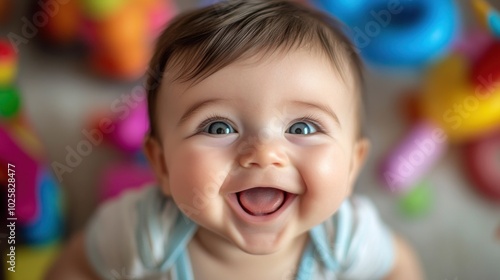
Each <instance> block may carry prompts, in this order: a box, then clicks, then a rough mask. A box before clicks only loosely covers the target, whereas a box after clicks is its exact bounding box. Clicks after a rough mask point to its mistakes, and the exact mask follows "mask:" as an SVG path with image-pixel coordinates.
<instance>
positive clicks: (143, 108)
mask: <svg viewBox="0 0 500 280" xmlns="http://www.w3.org/2000/svg"><path fill="white" fill-rule="evenodd" d="M114 125H115V129H114V130H113V131H112V132H111V133H109V134H106V138H107V139H108V140H109V141H110V142H111V143H113V144H115V145H116V146H117V147H119V148H120V149H122V150H124V151H126V152H135V151H137V150H140V149H141V148H142V144H143V142H144V137H145V135H146V133H147V131H148V129H149V123H148V116H147V105H146V102H145V101H144V102H141V103H139V104H138V105H137V107H136V108H133V109H131V110H130V113H129V115H128V116H127V117H126V118H124V119H123V120H117V121H116V122H115V124H114Z"/></svg>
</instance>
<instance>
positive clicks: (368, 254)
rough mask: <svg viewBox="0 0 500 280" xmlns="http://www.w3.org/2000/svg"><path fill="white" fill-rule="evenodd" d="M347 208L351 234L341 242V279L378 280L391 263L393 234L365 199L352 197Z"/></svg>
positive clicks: (393, 251)
mask: <svg viewBox="0 0 500 280" xmlns="http://www.w3.org/2000/svg"><path fill="white" fill-rule="evenodd" d="M349 206H350V208H351V209H352V211H350V212H351V213H352V214H351V215H349V217H350V219H349V220H350V221H348V222H347V223H346V226H348V227H349V228H350V229H349V230H348V231H349V232H350V234H349V237H348V238H346V243H344V244H345V245H346V246H345V247H344V248H345V249H346V250H345V254H344V258H343V262H342V263H341V270H340V271H341V276H342V277H341V279H381V278H383V277H385V276H387V275H388V274H389V273H390V271H391V269H392V267H393V264H394V258H395V247H394V244H393V235H392V233H391V232H390V230H389V229H388V228H387V227H386V226H385V224H384V223H383V222H382V220H381V219H380V217H379V215H378V213H377V211H376V209H375V207H374V205H373V204H372V203H371V202H370V201H369V200H368V199H367V198H365V197H353V198H352V199H351V200H350V203H349Z"/></svg>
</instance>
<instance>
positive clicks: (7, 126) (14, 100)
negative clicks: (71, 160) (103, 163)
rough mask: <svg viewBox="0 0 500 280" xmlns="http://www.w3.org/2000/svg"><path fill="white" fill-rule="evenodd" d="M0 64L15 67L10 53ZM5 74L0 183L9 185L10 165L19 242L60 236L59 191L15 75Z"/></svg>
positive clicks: (1, 94)
mask: <svg viewBox="0 0 500 280" xmlns="http://www.w3.org/2000/svg"><path fill="white" fill-rule="evenodd" d="M3 46H4V47H5V46H6V45H5V44H4V45H3ZM4 50H5V48H4ZM4 58H5V60H4ZM0 65H4V66H5V65H8V67H6V68H4V69H7V68H8V69H15V68H16V63H15V60H14V61H13V60H12V56H11V55H7V56H0ZM4 77H8V79H3V82H4V84H2V85H1V86H0V143H1V145H0V163H1V164H2V165H1V166H0V169H1V171H0V174H2V175H1V176H0V179H1V180H2V181H0V185H1V186H2V187H8V184H7V182H6V180H7V176H5V175H6V174H7V170H6V169H7V168H8V164H10V165H12V167H11V168H10V169H12V170H14V171H13V172H14V174H13V176H14V178H15V183H14V184H15V185H14V186H15V190H16V191H15V201H16V207H15V210H14V212H13V214H14V215H15V217H16V218H17V221H18V223H19V227H18V232H19V241H22V242H25V243H26V244H31V245H33V244H44V243H47V242H52V241H54V240H58V239H59V238H60V237H61V236H62V228H61V225H62V212H61V209H60V198H61V197H60V190H59V187H58V185H57V183H56V182H55V180H54V178H53V177H52V174H51V173H49V172H48V171H47V169H46V168H45V166H46V164H45V162H44V161H45V160H44V159H45V156H44V153H43V149H42V145H41V143H40V141H39V140H38V138H37V137H36V136H35V135H34V133H33V130H32V129H31V128H30V126H29V125H28V122H27V121H26V119H25V117H24V114H23V112H22V110H21V109H20V108H21V98H20V95H19V93H18V91H17V87H16V86H15V84H14V77H13V75H12V74H11V73H9V74H8V75H5V76H4ZM11 172H12V171H11ZM15 172H19V174H16V173H15ZM9 178H10V177H9Z"/></svg>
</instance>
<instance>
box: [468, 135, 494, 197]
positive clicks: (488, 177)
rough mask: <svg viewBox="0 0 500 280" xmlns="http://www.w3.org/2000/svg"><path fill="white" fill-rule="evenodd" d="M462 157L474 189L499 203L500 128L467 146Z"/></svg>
mask: <svg viewBox="0 0 500 280" xmlns="http://www.w3.org/2000/svg"><path fill="white" fill-rule="evenodd" d="M464 156H465V160H464V163H465V166H466V170H467V172H468V174H469V176H470V178H471V180H472V182H473V183H474V185H475V186H476V189H477V190H478V191H479V192H481V193H482V194H484V195H485V197H487V198H489V199H491V200H494V201H499V202H500V126H499V129H498V130H497V131H495V132H494V133H492V134H491V135H487V136H484V137H483V138H481V139H476V140H475V141H473V142H471V143H469V144H467V145H466V147H465V150H464Z"/></svg>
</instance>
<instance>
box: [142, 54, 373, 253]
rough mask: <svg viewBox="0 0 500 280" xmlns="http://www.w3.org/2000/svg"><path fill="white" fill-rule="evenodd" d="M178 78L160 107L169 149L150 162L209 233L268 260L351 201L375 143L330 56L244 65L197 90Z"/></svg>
mask: <svg viewBox="0 0 500 280" xmlns="http://www.w3.org/2000/svg"><path fill="white" fill-rule="evenodd" d="M168 78H169V75H168V73H167V75H166V78H165V80H164V81H163V86H162V88H161V93H160V95H159V99H158V103H157V105H156V106H157V108H158V116H157V117H158V124H159V125H158V131H159V140H158V141H159V142H160V144H161V146H162V148H160V145H156V146H155V147H156V148H151V147H152V145H151V143H150V144H149V146H150V149H149V153H150V156H151V157H150V158H153V160H152V162H153V165H154V166H155V169H156V172H157V173H158V176H159V178H160V182H161V185H162V188H163V190H164V192H165V193H166V194H168V195H170V196H171V197H173V199H174V200H175V202H176V204H177V205H178V206H179V208H180V209H181V210H182V211H183V212H184V213H185V214H186V215H187V216H189V218H191V219H192V220H193V221H195V222H196V223H197V224H199V225H200V226H201V227H202V228H203V229H204V230H208V231H210V232H212V233H215V234H216V235H217V236H220V237H223V238H224V240H229V241H230V242H231V243H232V244H235V245H236V246H237V247H239V248H240V249H242V250H244V251H246V252H248V253H252V254H268V253H272V252H276V251H278V250H279V249H280V248H284V247H283V246H287V244H290V242H293V240H294V239H295V238H297V237H299V236H301V235H302V236H303V234H305V233H306V232H307V231H308V230H309V229H311V228H312V227H314V226H315V225H318V224H320V223H321V222H323V221H324V220H325V219H327V218H329V217H330V216H332V214H334V213H335V212H336V211H337V209H338V208H339V206H340V204H341V202H342V201H343V200H344V199H345V198H346V196H348V195H349V193H350V190H351V186H352V184H353V180H354V179H355V177H356V175H357V171H358V168H359V166H360V165H361V164H362V161H363V159H364V155H365V152H366V142H365V141H361V140H357V139H356V136H355V135H356V133H355V132H356V127H357V124H356V122H357V117H356V112H355V108H356V106H355V100H356V99H355V93H354V92H353V89H352V86H347V85H345V84H344V82H343V81H342V80H341V79H340V77H339V75H338V74H337V73H336V72H335V71H334V70H333V68H332V66H331V65H330V62H329V60H328V59H326V58H324V57H322V56H320V55H317V54H311V53H310V52H309V51H306V50H296V51H292V52H289V53H287V54H282V53H281V54H278V53H276V54H273V55H272V56H270V57H266V58H265V59H262V60H258V58H257V57H253V58H250V59H246V60H239V61H237V62H235V63H233V64H231V65H229V66H227V67H225V68H223V69H221V70H219V71H218V72H216V73H214V74H213V75H211V76H209V77H208V78H206V79H204V80H202V81H201V82H200V83H198V84H196V85H194V86H192V87H189V86H188V85H187V84H182V83H177V82H174V83H172V82H168V81H167V80H168ZM153 146H154V145H153ZM154 151H156V152H154ZM155 158H156V159H157V160H155ZM158 159H160V160H158Z"/></svg>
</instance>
